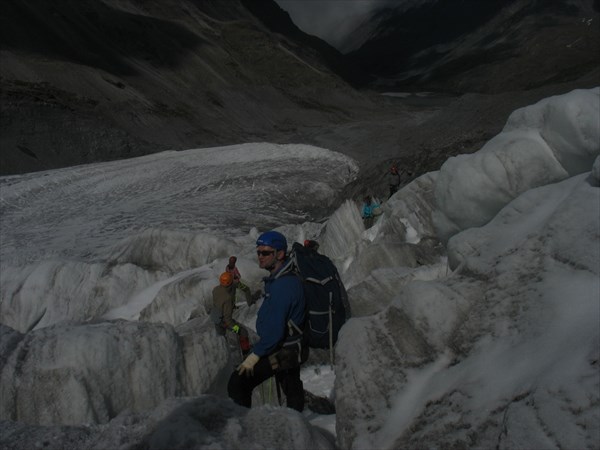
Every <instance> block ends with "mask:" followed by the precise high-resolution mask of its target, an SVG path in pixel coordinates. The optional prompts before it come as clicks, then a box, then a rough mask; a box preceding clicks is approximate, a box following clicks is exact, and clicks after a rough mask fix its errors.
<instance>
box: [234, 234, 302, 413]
mask: <svg viewBox="0 0 600 450" xmlns="http://www.w3.org/2000/svg"><path fill="white" fill-rule="evenodd" d="M286 252H287V240H286V239H285V237H284V236H283V235H282V234H281V233H278V232H277V231H267V232H266V233H263V234H261V235H260V236H259V237H258V239H257V241H256V253H257V255H258V264H259V266H260V268H261V269H266V270H268V271H269V272H270V275H269V276H268V277H266V278H264V283H265V297H264V300H263V303H262V305H261V307H260V309H259V310H258V316H257V319H256V332H257V334H258V336H259V337H260V340H259V341H258V342H257V343H256V344H255V345H254V348H253V349H252V353H250V354H249V355H248V356H247V357H246V359H245V360H244V361H243V362H242V364H240V365H239V367H238V368H237V369H236V370H235V371H234V372H233V373H232V374H231V377H230V378H229V384H228V386H227V391H228V393H229V396H230V397H231V398H232V399H233V400H234V401H235V402H236V403H238V404H239V405H242V406H246V407H248V408H250V407H251V406H252V391H253V390H254V388H255V387H256V386H258V385H260V384H261V383H262V382H263V381H265V380H267V379H269V378H270V377H272V376H273V375H275V378H276V380H277V383H278V384H279V385H280V386H281V388H282V390H283V392H284V393H285V395H286V398H287V406H288V407H290V408H293V409H295V410H297V411H302V410H303V409H304V386H303V385H302V380H301V379H300V355H301V354H302V350H301V340H302V334H301V330H302V327H303V324H304V318H305V301H304V290H303V287H302V282H301V280H300V279H299V278H298V277H297V276H295V275H294V274H293V273H291V268H292V267H291V261H290V260H289V258H287V257H286ZM290 355H292V356H291V357H290Z"/></svg>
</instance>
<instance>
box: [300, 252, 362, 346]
mask: <svg viewBox="0 0 600 450" xmlns="http://www.w3.org/2000/svg"><path fill="white" fill-rule="evenodd" d="M290 259H291V260H292V264H293V271H294V272H295V273H296V275H297V276H298V277H299V278H300V279H301V280H302V285H303V287H304V298H305V301H306V320H305V324H304V329H303V334H304V342H305V343H307V344H308V346H309V347H312V348H321V349H330V352H331V353H333V346H334V345H335V343H336V342H337V338H338V333H339V331H340V328H342V325H344V323H345V322H346V320H347V319H348V317H349V315H350V311H349V307H347V306H348V305H349V304H348V295H347V293H346V289H345V288H344V284H343V283H342V280H341V279H340V276H339V273H338V271H337V268H336V267H335V265H334V264H333V262H331V260H330V259H329V258H328V257H327V256H325V255H322V254H320V253H317V252H316V251H315V250H312V249H309V248H306V247H304V246H303V245H302V244H300V243H298V242H295V243H294V244H293V245H292V251H291V253H290Z"/></svg>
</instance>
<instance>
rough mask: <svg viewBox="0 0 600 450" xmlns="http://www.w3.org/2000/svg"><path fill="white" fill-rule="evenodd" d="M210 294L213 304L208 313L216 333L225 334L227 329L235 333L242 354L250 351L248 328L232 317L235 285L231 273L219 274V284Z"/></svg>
mask: <svg viewBox="0 0 600 450" xmlns="http://www.w3.org/2000/svg"><path fill="white" fill-rule="evenodd" d="M212 296H213V305H212V310H211V312H210V315H211V318H212V320H213V323H214V324H215V328H216V330H217V334H218V335H220V336H226V335H227V332H228V331H229V332H232V333H234V334H236V335H237V336H238V338H237V339H238V341H239V346H240V350H241V352H242V354H246V353H248V352H249V351H250V341H249V339H248V330H246V328H244V327H243V326H242V325H240V324H239V323H238V322H236V321H235V320H234V319H233V310H234V308H235V286H234V284H233V275H231V273H229V272H223V273H222V274H221V276H220V277H219V285H218V286H215V288H214V289H213V291H212ZM226 338H227V336H226Z"/></svg>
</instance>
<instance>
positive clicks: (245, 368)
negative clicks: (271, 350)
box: [237, 353, 260, 376]
mask: <svg viewBox="0 0 600 450" xmlns="http://www.w3.org/2000/svg"><path fill="white" fill-rule="evenodd" d="M259 359H260V356H257V355H255V354H254V353H250V354H249V355H248V356H247V357H246V359H245V360H244V361H243V362H242V363H241V364H240V365H239V366H238V368H237V371H238V375H244V374H246V376H250V375H253V374H254V366H255V365H256V363H257V362H258V360H259Z"/></svg>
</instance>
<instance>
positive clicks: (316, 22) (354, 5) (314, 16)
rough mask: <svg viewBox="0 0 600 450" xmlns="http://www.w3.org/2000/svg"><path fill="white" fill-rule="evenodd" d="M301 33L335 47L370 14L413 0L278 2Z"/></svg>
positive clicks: (287, 0) (293, 0) (303, 0)
mask: <svg viewBox="0 0 600 450" xmlns="http://www.w3.org/2000/svg"><path fill="white" fill-rule="evenodd" d="M275 1H276V2H277V4H278V5H279V6H280V7H281V8H282V9H284V10H285V11H287V12H288V13H289V15H290V17H291V18H292V20H293V21H294V23H295V24H296V25H297V26H298V28H300V29H301V30H302V31H304V32H306V33H309V34H314V35H315V36H318V37H320V38H322V39H324V40H326V41H327V42H329V43H330V44H332V45H334V46H335V45H336V44H337V43H338V42H339V40H340V39H341V38H343V37H344V36H345V35H346V34H347V33H349V32H350V31H351V30H352V29H354V27H355V26H356V25H357V24H358V23H359V22H360V20H361V19H362V18H363V17H365V16H367V14H368V13H370V12H371V11H373V10H375V9H377V8H379V7H381V6H384V5H387V4H397V5H398V4H402V3H406V2H407V1H411V0H275Z"/></svg>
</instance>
